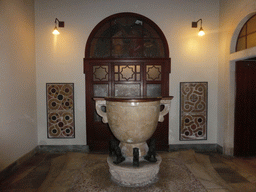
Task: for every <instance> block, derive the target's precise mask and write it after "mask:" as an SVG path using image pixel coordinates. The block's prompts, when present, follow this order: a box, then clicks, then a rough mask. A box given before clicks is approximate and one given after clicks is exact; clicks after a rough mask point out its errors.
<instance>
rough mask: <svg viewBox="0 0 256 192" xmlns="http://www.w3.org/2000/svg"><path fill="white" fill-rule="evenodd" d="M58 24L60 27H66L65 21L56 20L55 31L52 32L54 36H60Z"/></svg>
mask: <svg viewBox="0 0 256 192" xmlns="http://www.w3.org/2000/svg"><path fill="white" fill-rule="evenodd" d="M57 22H58V27H64V21H59V19H57V18H56V19H55V27H54V30H53V32H52V34H54V35H59V34H60V32H59V31H58V28H57Z"/></svg>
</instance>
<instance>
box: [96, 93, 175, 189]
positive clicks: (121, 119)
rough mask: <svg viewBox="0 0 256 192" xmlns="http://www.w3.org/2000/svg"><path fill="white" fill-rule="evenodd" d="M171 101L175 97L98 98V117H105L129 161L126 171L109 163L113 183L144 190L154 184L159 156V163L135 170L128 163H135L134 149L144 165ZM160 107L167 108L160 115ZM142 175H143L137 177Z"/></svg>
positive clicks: (104, 120) (103, 118) (125, 167)
mask: <svg viewBox="0 0 256 192" xmlns="http://www.w3.org/2000/svg"><path fill="white" fill-rule="evenodd" d="M172 98H173V97H172V96H170V97H164V98H161V97H155V98H148V97H140V98H118V97H106V98H95V101H96V111H97V113H98V114H99V115H100V116H101V117H102V122H103V123H108V124H109V127H110V129H111V131H112V133H113V134H114V135H115V137H116V138H117V139H118V140H119V141H120V144H119V147H120V148H121V152H122V154H123V156H124V157H125V158H126V166H124V167H122V165H114V164H112V163H111V162H110V160H109V159H108V163H109V166H110V172H111V174H112V177H114V178H113V179H114V180H116V181H117V182H119V183H121V184H124V185H126V186H137V185H138V186H141V184H145V183H149V182H151V181H153V180H154V178H155V177H156V174H157V173H158V171H159V165H160V163H161V158H160V157H159V156H158V163H154V164H148V165H145V164H144V166H142V167H140V168H136V169H135V168H133V167H130V168H129V166H128V167H127V162H128V163H129V162H131V161H132V158H133V149H134V148H138V149H139V158H140V160H141V161H143V157H144V156H145V155H147V152H148V145H147V143H146V141H147V140H148V139H150V137H151V136H152V135H153V133H154V132H155V130H156V128H157V124H158V122H163V121H164V116H165V115H166V114H167V113H168V112H169V109H170V103H171V99H172ZM161 105H163V106H164V108H163V110H161V111H160V106H161ZM102 107H106V112H104V111H102ZM125 170H126V171H125ZM140 172H142V173H143V174H138V173H140ZM135 175H137V176H135ZM140 175H141V176H140Z"/></svg>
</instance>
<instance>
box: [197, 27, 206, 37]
mask: <svg viewBox="0 0 256 192" xmlns="http://www.w3.org/2000/svg"><path fill="white" fill-rule="evenodd" d="M198 35H199V36H204V35H205V32H204V30H203V28H202V27H201V28H200V30H199V33H198Z"/></svg>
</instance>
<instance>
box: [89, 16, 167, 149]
mask: <svg viewBox="0 0 256 192" xmlns="http://www.w3.org/2000/svg"><path fill="white" fill-rule="evenodd" d="M84 73H85V75H86V130H87V143H88V145H89V147H90V150H92V151H104V150H107V149H108V142H109V140H110V139H111V138H113V137H114V136H113V134H112V133H111V131H110V129H109V127H108V124H103V123H102V122H101V117H99V116H98V115H97V113H96V111H95V102H94V100H93V98H94V97H107V96H118V97H122V96H125V97H138V96H149V97H158V96H169V73H170V58H169V49H168V44H167V41H166V38H165V36H164V34H163V32H162V31H161V29H160V28H159V27H158V26H157V25H156V24H155V23H154V22H153V21H151V20H150V19H148V18H146V17H144V16H142V15H139V14H135V13H119V14H115V15H112V16H109V17H107V18H106V19H104V20H102V21H101V22H100V23H99V24H98V25H97V26H96V27H95V28H94V29H93V31H92V32H91V34H90V36H89V38H88V40H87V43H86V50H85V58H84ZM103 110H104V109H103ZM168 119H169V118H168V116H166V117H165V121H164V122H162V123H159V124H158V127H157V130H156V132H155V134H154V135H153V137H155V138H156V140H157V143H156V145H157V149H158V150H167V149H168V137H169V134H168V130H169V126H168Z"/></svg>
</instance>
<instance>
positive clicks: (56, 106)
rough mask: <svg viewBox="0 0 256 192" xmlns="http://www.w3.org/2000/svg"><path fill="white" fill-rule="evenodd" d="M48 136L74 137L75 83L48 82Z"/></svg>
mask: <svg viewBox="0 0 256 192" xmlns="http://www.w3.org/2000/svg"><path fill="white" fill-rule="evenodd" d="M46 96H47V117H48V118H47V133H48V138H74V137H75V116H74V84H73V83H47V84H46Z"/></svg>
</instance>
